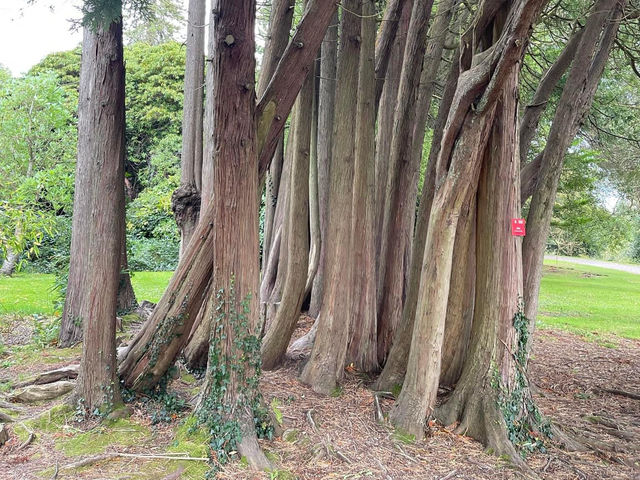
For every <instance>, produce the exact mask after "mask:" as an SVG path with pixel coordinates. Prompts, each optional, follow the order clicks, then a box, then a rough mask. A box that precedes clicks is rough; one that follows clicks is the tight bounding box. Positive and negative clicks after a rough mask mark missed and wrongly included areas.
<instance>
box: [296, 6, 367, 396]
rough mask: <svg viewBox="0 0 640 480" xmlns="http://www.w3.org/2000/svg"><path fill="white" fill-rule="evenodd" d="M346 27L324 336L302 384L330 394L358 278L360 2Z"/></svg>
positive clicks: (345, 19) (346, 17) (346, 13)
mask: <svg viewBox="0 0 640 480" xmlns="http://www.w3.org/2000/svg"><path fill="white" fill-rule="evenodd" d="M343 6H344V9H343V12H342V13H343V15H342V21H341V24H340V45H339V54H338V69H337V74H336V75H337V77H336V82H337V84H338V85H340V88H339V89H337V90H336V110H335V118H334V129H333V155H332V162H331V171H330V178H331V182H330V187H329V188H330V189H329V217H328V226H327V243H326V245H327V251H326V256H325V261H326V264H325V268H326V273H325V291H324V299H323V302H322V309H321V310H320V315H319V318H318V322H319V323H318V332H317V334H316V338H315V343H314V345H313V350H312V351H311V356H310V358H309V361H308V362H307V364H306V365H305V368H304V370H303V372H302V375H301V377H300V378H301V380H302V381H303V382H304V383H306V384H308V385H311V387H312V388H313V389H314V390H315V391H317V392H321V393H325V394H328V393H330V392H331V391H332V390H333V389H334V388H335V387H336V382H337V381H338V380H339V379H340V378H341V377H342V373H343V368H344V362H345V355H346V352H347V342H348V336H349V324H350V319H351V311H350V295H351V278H352V268H351V263H352V257H351V250H350V245H351V218H352V201H353V200H352V195H353V191H352V189H353V168H354V163H353V162H354V155H355V123H354V122H353V118H354V117H355V115H356V105H357V101H356V100H357V99H356V95H354V94H353V92H355V91H356V89H357V84H358V83H357V82H358V59H359V52H360V21H361V18H360V11H361V4H360V2H359V1H358V0H348V1H346V2H345V3H344V4H343Z"/></svg>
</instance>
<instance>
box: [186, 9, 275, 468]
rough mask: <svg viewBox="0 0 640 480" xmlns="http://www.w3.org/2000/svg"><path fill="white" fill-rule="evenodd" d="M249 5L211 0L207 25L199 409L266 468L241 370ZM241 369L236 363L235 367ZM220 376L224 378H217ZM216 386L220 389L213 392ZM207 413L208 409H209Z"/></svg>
mask: <svg viewBox="0 0 640 480" xmlns="http://www.w3.org/2000/svg"><path fill="white" fill-rule="evenodd" d="M254 17H255V2H253V1H251V0H241V1H238V0H218V1H217V2H215V3H214V8H213V10H212V18H211V20H212V22H211V28H210V38H211V41H210V44H211V46H212V47H213V50H212V51H211V53H210V55H211V60H212V65H211V74H212V77H213V78H212V84H213V91H212V93H213V95H212V96H211V97H208V98H207V102H208V103H211V104H212V106H211V107H210V110H211V112H212V125H215V128H214V129H213V131H207V133H206V134H207V141H208V142H210V143H211V147H212V148H211V150H210V151H211V152H212V153H213V155H214V157H213V158H209V159H207V160H208V161H209V162H211V163H212V164H213V166H214V167H213V191H214V192H215V193H214V194H215V196H216V198H215V199H214V201H213V202H212V204H211V211H212V221H213V238H212V246H213V256H212V257H213V258H212V259H211V257H209V263H210V264H211V263H212V264H213V273H212V281H211V288H210V294H209V298H208V299H207V301H208V302H209V303H210V304H212V308H209V309H208V311H209V312H210V316H211V321H212V322H215V328H214V324H212V328H211V341H210V346H209V349H210V354H209V363H208V364H207V373H206V376H205V384H204V387H203V392H202V400H201V403H200V405H199V408H198V409H199V411H200V413H201V414H204V415H205V416H206V415H207V414H209V413H211V414H213V413H217V412H221V411H223V410H224V409H225V406H231V408H227V410H226V411H225V413H224V414H222V418H221V420H224V421H231V422H237V424H238V425H239V428H240V434H241V437H242V438H241V439H240V440H239V441H238V451H239V453H240V454H241V455H244V456H245V457H247V460H248V461H249V464H250V465H252V466H253V467H255V468H266V467H269V466H270V464H269V461H268V460H267V459H266V457H265V456H264V454H263V453H262V451H261V450H260V448H259V447H258V444H257V438H256V432H255V427H254V420H253V418H254V413H253V411H252V408H253V401H254V400H255V398H256V397H257V395H258V392H257V384H256V385H252V384H249V383H248V382H249V381H250V378H251V377H250V376H249V374H248V371H247V372H246V373H247V374H246V375H243V374H242V372H243V367H244V369H251V368H252V366H251V365H252V359H251V358H250V357H251V355H252V354H253V355H257V352H255V351H249V350H248V349H247V348H248V347H247V345H246V344H247V342H250V340H251V339H252V338H255V337H256V335H258V324H259V317H258V282H259V274H260V269H259V266H258V210H257V205H258V203H257V200H258V162H257V150H256V131H255V124H254V111H255V91H254V88H253V82H254V75H255V57H254V55H255V38H254ZM242 366H243V367H242ZM225 377H226V382H224V383H220V382H221V378H225ZM219 388H224V389H225V390H224V392H223V393H222V394H220V391H219V390H218V389H219ZM209 411H210V412H209Z"/></svg>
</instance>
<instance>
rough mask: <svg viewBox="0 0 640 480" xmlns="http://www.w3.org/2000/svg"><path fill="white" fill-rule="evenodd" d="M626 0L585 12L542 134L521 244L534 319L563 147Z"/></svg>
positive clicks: (586, 104) (591, 90) (608, 0)
mask: <svg viewBox="0 0 640 480" xmlns="http://www.w3.org/2000/svg"><path fill="white" fill-rule="evenodd" d="M625 5H626V1H625V0H599V1H598V2H597V3H596V4H595V5H594V7H593V10H592V13H591V14H590V15H589V18H588V20H587V24H586V25H585V28H584V33H583V34H582V38H581V39H580V43H579V45H578V47H577V51H576V54H575V58H574V60H573V63H572V65H571V70H570V72H569V76H568V78H567V81H566V83H565V86H564V88H563V90H562V95H561V97H560V100H559V102H558V108H557V109H556V113H555V115H554V118H553V123H552V125H551V130H550V131H549V136H548V138H547V144H546V146H545V149H544V152H543V154H542V158H541V160H540V162H541V164H540V169H539V172H538V182H537V184H536V188H535V191H534V193H533V197H532V198H531V205H530V207H529V214H528V216H527V236H526V237H525V239H524V244H523V262H524V263H523V268H524V301H525V316H526V317H527V318H529V319H531V320H535V319H536V316H537V314H538V294H539V291H540V280H541V278H542V262H543V260H544V250H545V246H546V242H547V237H548V235H549V227H550V225H551V216H552V214H553V205H554V203H555V198H556V192H557V190H558V181H559V179H560V173H561V171H562V164H563V161H564V156H565V154H566V152H567V149H568V148H569V146H570V145H571V142H572V141H573V138H574V137H575V135H576V133H577V132H578V129H579V128H580V125H581V124H582V121H583V119H584V116H585V115H586V114H587V112H588V111H589V108H590V107H591V103H592V102H593V97H594V96H595V93H596V90H597V88H598V83H599V81H600V77H601V76H602V72H603V70H604V67H605V65H606V62H607V59H608V58H609V52H610V51H611V46H612V45H613V42H614V40H615V37H616V34H617V31H618V26H619V25H620V20H621V17H622V10H623V8H624V6H625Z"/></svg>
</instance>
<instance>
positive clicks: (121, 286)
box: [116, 187, 138, 314]
mask: <svg viewBox="0 0 640 480" xmlns="http://www.w3.org/2000/svg"><path fill="white" fill-rule="evenodd" d="M123 188H124V187H123ZM121 221H122V231H123V232H126V219H125V215H124V214H123V215H122V220H121ZM137 306H138V302H137V301H136V293H135V292H134V291H133V285H131V276H130V275H129V264H128V262H127V236H126V235H125V234H123V235H122V243H121V245H120V279H119V281H118V300H117V306H116V311H117V312H118V314H121V313H127V312H130V311H131V310H133V309H134V308H136V307H137Z"/></svg>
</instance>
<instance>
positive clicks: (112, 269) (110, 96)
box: [63, 18, 125, 413]
mask: <svg viewBox="0 0 640 480" xmlns="http://www.w3.org/2000/svg"><path fill="white" fill-rule="evenodd" d="M122 52H123V50H122V19H121V18H120V19H117V20H116V21H113V22H112V23H111V24H109V25H106V26H103V25H100V26H96V27H95V30H94V29H93V28H92V27H85V29H84V37H83V41H82V65H81V71H80V92H79V105H78V163H77V167H76V183H75V197H74V209H73V211H74V214H73V230H72V239H71V265H70V268H69V282H68V285H67V295H69V294H71V298H74V299H75V300H76V302H77V303H74V304H73V306H74V309H73V317H74V319H78V320H79V321H80V322H82V325H83V329H84V335H83V337H84V344H83V350H82V360H81V362H80V371H79V373H78V380H77V385H76V389H75V392H74V398H75V399H76V401H78V402H79V405H80V407H81V408H84V409H85V411H86V412H88V413H93V412H94V411H95V410H96V409H99V410H109V409H111V408H113V407H114V405H116V404H118V403H120V402H121V399H120V389H119V383H118V378H117V375H116V344H115V341H116V300H117V294H118V284H119V278H120V259H121V255H120V250H121V246H122V244H123V240H122V237H123V236H124V126H125V119H124V61H123V53H122ZM68 301H69V300H67V302H68ZM66 307H67V304H65V312H66V313H68V311H69V310H68V308H66ZM65 319H68V316H67V317H65ZM63 320H64V319H63Z"/></svg>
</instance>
